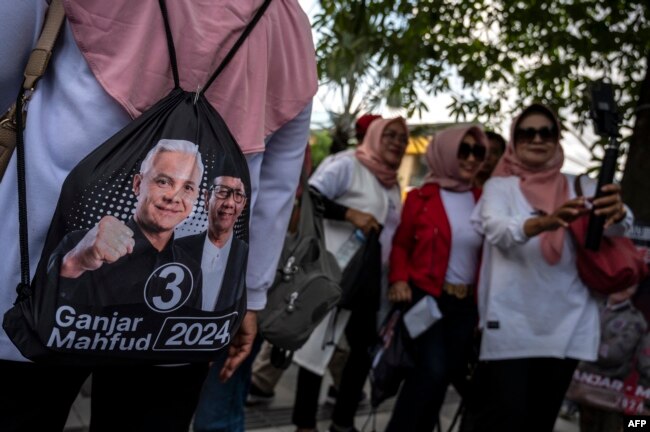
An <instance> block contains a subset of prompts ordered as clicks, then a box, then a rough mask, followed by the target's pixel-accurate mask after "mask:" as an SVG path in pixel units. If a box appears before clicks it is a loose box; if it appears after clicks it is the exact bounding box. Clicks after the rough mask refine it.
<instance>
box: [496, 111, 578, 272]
mask: <svg viewBox="0 0 650 432" xmlns="http://www.w3.org/2000/svg"><path fill="white" fill-rule="evenodd" d="M536 111H541V112H544V113H546V114H547V115H548V116H549V117H550V118H551V119H553V122H554V123H555V128H556V130H557V131H558V134H559V130H560V122H559V120H558V119H557V117H556V115H555V113H554V112H553V111H551V110H550V109H549V108H548V107H546V106H544V105H541V104H533V105H531V106H529V107H528V108H526V109H525V110H524V111H523V112H522V113H521V114H520V115H519V117H517V118H516V119H515V120H514V121H513V122H512V127H511V130H510V140H509V142H508V146H507V147H506V152H505V154H504V155H503V157H502V158H501V160H500V161H499V163H498V164H497V166H496V168H494V172H493V173H492V176H494V177H507V176H517V177H519V187H520V188H521V191H522V192H523V194H524V196H525V197H526V199H527V200H528V202H529V203H530V205H531V206H533V208H534V209H536V210H540V211H542V212H544V213H545V214H551V213H553V212H554V211H555V210H556V209H557V208H558V207H559V206H561V205H562V204H564V203H565V202H566V201H567V199H568V198H569V185H568V182H567V180H566V177H565V176H564V175H563V174H562V173H561V172H560V169H561V168H562V164H563V163H564V151H563V150H562V145H561V144H560V143H559V142H558V145H557V147H556V151H555V154H554V155H553V158H552V159H551V160H550V161H548V163H547V164H546V165H545V166H543V167H541V168H536V169H535V168H531V167H529V166H527V165H525V164H524V163H523V162H521V160H519V158H518V157H517V154H516V153H515V142H514V136H515V130H516V129H517V125H518V124H519V122H520V121H521V120H522V119H523V118H524V117H525V116H527V115H528V114H530V113H531V112H536ZM564 235H565V230H564V228H559V229H556V230H555V231H544V232H543V233H542V234H540V242H541V245H542V246H541V247H542V255H543V256H544V259H545V260H546V262H548V263H549V264H551V265H553V264H557V262H558V261H560V258H561V257H562V248H563V245H564Z"/></svg>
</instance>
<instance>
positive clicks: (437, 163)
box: [424, 125, 488, 192]
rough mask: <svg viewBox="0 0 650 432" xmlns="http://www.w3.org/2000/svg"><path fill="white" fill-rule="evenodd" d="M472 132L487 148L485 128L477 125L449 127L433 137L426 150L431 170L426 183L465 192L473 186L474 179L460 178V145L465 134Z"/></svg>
mask: <svg viewBox="0 0 650 432" xmlns="http://www.w3.org/2000/svg"><path fill="white" fill-rule="evenodd" d="M467 134H470V135H472V136H473V137H474V139H476V141H477V142H478V143H479V144H481V145H483V146H485V148H486V149H487V145H488V141H487V137H486V136H485V133H484V132H483V129H482V128H481V127H480V126H477V125H467V126H460V127H453V128H447V129H444V130H442V131H441V132H439V133H437V134H436V136H435V137H433V138H431V141H430V142H429V145H428V147H427V152H426V160H427V165H428V166H429V172H428V173H427V175H426V177H424V183H425V184H426V183H437V184H439V185H440V187H441V188H443V189H448V190H451V191H455V192H465V191H468V190H470V189H471V188H472V181H471V179H470V180H463V179H461V178H460V173H459V169H458V147H460V143H461V142H462V141H463V138H464V137H465V135H467Z"/></svg>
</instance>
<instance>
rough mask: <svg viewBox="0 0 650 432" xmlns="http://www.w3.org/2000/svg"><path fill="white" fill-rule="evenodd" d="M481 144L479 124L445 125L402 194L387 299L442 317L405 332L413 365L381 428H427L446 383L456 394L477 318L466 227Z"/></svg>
mask: <svg viewBox="0 0 650 432" xmlns="http://www.w3.org/2000/svg"><path fill="white" fill-rule="evenodd" d="M486 149H487V138H486V136H485V134H484V133H483V130H482V129H481V128H480V127H479V126H475V125H467V126H461V127H455V128H450V129H445V130H443V131H442V132H440V133H439V134H437V135H436V137H435V138H434V139H433V140H432V141H431V143H429V147H428V148H427V153H426V161H427V164H428V166H429V173H428V174H427V176H426V177H425V179H424V185H423V186H422V187H420V188H419V189H415V190H413V191H411V192H409V194H408V195H407V197H406V202H405V203H404V210H403V212H402V220H401V222H400V225H399V227H398V228H397V232H396V233H395V237H394V238H393V248H392V251H391V256H390V275H389V281H390V283H391V284H392V285H391V287H390V290H389V292H388V298H389V300H391V301H393V302H407V303H412V304H414V305H415V304H420V303H418V302H428V303H429V304H436V305H437V307H438V309H439V310H440V311H441V312H442V318H440V319H439V320H438V321H436V322H434V323H433V324H432V325H431V326H429V327H428V328H427V329H426V330H424V331H423V332H422V333H421V334H420V335H417V336H416V335H414V334H412V332H411V331H410V330H409V332H410V333H411V336H412V337H414V339H413V347H414V352H413V355H414V362H415V367H414V368H413V369H412V370H410V371H409V373H408V375H407V376H406V378H405V380H404V384H403V385H402V389H401V391H400V394H399V396H398V399H397V403H396V404H395V409H394V411H393V416H392V418H391V420H390V423H389V424H388V428H387V429H386V430H387V431H390V432H392V431H406V430H408V431H416V432H419V431H422V432H429V431H432V430H433V429H434V427H435V425H436V423H437V421H438V413H439V411H440V407H441V406H442V403H443V401H444V398H445V394H446V392H447V387H448V385H449V383H451V382H453V383H454V385H456V387H459V389H460V390H461V391H462V388H461V387H460V385H461V383H462V382H463V380H464V375H465V371H466V365H467V360H468V356H469V354H470V352H471V351H470V350H471V342H472V335H473V333H474V329H475V327H476V323H477V321H478V315H477V311H476V303H475V301H474V295H475V286H476V275H477V273H478V265H479V251H480V248H481V244H482V242H483V239H482V237H481V236H480V235H478V234H477V233H476V232H475V231H474V230H473V229H472V228H471V225H470V215H471V214H472V211H473V210H474V206H475V205H476V200H477V199H478V197H479V195H480V190H479V189H477V188H474V187H472V179H473V177H474V175H475V174H476V172H477V171H478V169H479V167H480V166H481V163H482V162H483V160H484V159H485V155H486ZM406 314H407V315H408V314H409V312H407V313H406ZM407 327H408V326H407Z"/></svg>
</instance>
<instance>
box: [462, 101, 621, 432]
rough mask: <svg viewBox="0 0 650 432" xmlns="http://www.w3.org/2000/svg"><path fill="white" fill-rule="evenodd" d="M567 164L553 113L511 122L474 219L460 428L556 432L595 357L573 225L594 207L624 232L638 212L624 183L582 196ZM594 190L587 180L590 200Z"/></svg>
mask: <svg viewBox="0 0 650 432" xmlns="http://www.w3.org/2000/svg"><path fill="white" fill-rule="evenodd" d="M563 162H564V153H563V150H562V145H561V144H560V123H559V121H558V120H557V118H556V116H555V114H554V113H553V111H551V110H550V109H549V108H547V107H545V106H543V105H538V104H534V105H531V106H529V107H528V108H526V109H525V110H524V111H523V112H522V113H521V115H520V116H519V117H518V118H516V119H515V120H514V121H513V126H512V133H511V139H510V143H509V144H508V147H507V149H506V153H505V155H504V156H503V158H502V159H501V161H500V162H499V164H498V165H497V167H496V169H495V170H494V173H493V175H492V178H491V179H490V180H488V182H487V183H486V185H485V188H484V189H483V196H482V198H481V200H480V202H479V204H478V206H477V207H476V210H475V212H474V214H473V216H472V223H473V225H474V228H475V229H476V230H477V232H478V233H479V234H482V235H484V236H485V244H484V247H483V258H482V267H481V273H480V276H479V281H480V282H479V286H478V306H479V314H480V325H479V326H480V328H481V329H482V340H481V352H480V360H481V362H480V363H479V366H478V368H477V370H476V374H475V383H474V384H475V386H476V387H475V390H476V392H475V393H473V396H472V399H471V401H470V402H469V407H468V416H467V418H466V419H465V420H466V421H465V425H464V427H463V428H461V429H462V430H472V431H497V430H498V431H503V432H509V431H513V432H514V431H517V432H518V431H522V430H527V431H543V432H550V431H552V430H553V426H554V424H555V420H556V417H557V413H558V411H559V409H560V406H561V403H562V399H563V397H564V394H565V392H566V389H567V387H568V386H569V383H570V381H571V377H572V375H573V371H574V369H575V367H576V365H577V363H578V361H580V360H586V361H593V360H595V359H596V358H597V350H598V343H599V320H598V307H597V305H596V301H595V300H594V298H592V296H591V293H590V291H589V290H588V289H587V287H586V286H585V285H584V283H583V282H582V281H581V280H580V277H579V276H578V270H577V267H576V250H575V246H574V244H573V239H572V237H571V235H570V233H569V232H568V230H567V227H568V225H569V223H571V222H572V221H574V220H575V219H577V218H578V217H580V216H581V215H583V214H585V213H587V212H589V205H590V204H592V205H593V206H595V207H596V214H597V215H602V216H604V217H605V218H606V223H605V228H606V230H605V235H622V234H623V233H624V232H625V230H626V228H627V227H629V226H631V223H632V218H631V215H630V212H629V211H627V209H626V207H625V206H624V204H623V202H622V201H621V195H620V187H619V186H618V185H614V184H609V185H606V186H604V187H603V192H604V193H605V194H606V195H604V196H602V197H601V198H598V199H595V200H591V199H589V198H586V197H584V196H576V193H575V190H574V177H572V176H567V175H564V174H562V173H561V172H560V169H561V167H562V164H563ZM585 180H587V179H585ZM585 183H586V182H585ZM594 189H595V188H594V185H593V184H590V185H586V184H583V185H582V190H584V191H585V192H587V195H588V196H591V195H593V192H594Z"/></svg>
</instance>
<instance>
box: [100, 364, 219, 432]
mask: <svg viewBox="0 0 650 432" xmlns="http://www.w3.org/2000/svg"><path fill="white" fill-rule="evenodd" d="M207 373H208V364H207V363H196V364H189V365H182V366H124V367H102V368H96V369H95V370H94V371H93V381H92V398H91V420H90V431H91V432H104V431H106V432H111V431H133V432H136V431H137V432H148V431H151V432H154V431H155V432H187V431H188V429H189V427H190V422H191V420H192V416H193V415H194V411H195V410H196V405H197V402H198V398H199V394H200V392H201V386H202V385H203V381H204V380H205V377H206V375H207Z"/></svg>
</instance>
